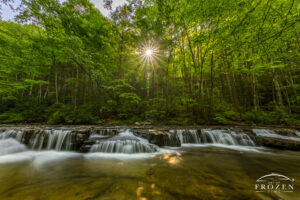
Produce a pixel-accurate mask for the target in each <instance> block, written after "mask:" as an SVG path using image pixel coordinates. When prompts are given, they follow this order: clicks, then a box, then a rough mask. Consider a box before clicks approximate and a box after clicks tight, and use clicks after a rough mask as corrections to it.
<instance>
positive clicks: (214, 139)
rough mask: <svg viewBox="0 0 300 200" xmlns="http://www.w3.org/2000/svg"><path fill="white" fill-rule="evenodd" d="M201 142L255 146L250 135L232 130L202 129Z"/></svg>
mask: <svg viewBox="0 0 300 200" xmlns="http://www.w3.org/2000/svg"><path fill="white" fill-rule="evenodd" d="M201 140H202V141H203V143H213V144H225V145H240V146H255V143H254V141H253V140H252V139H251V138H250V137H249V136H248V135H246V134H244V133H236V132H234V131H230V130H212V129H202V130H201Z"/></svg>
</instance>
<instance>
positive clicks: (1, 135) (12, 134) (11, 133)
mask: <svg viewBox="0 0 300 200" xmlns="http://www.w3.org/2000/svg"><path fill="white" fill-rule="evenodd" d="M23 135H24V132H23V131H19V130H13V129H12V130H6V131H4V132H0V139H8V138H15V139H16V140H18V141H19V142H22V139H23Z"/></svg>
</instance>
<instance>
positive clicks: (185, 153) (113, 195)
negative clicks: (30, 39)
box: [0, 146, 300, 200]
mask: <svg viewBox="0 0 300 200" xmlns="http://www.w3.org/2000/svg"><path fill="white" fill-rule="evenodd" d="M257 151H258V152H257ZM257 151H247V150H245V151H244V150H242V151H237V150H232V149H225V148H222V147H216V146H201V147H200V146H190V147H189V146H187V147H181V148H173V149H169V150H163V152H161V153H150V154H149V153H148V154H133V155H128V154H127V155H124V154H107V153H88V154H79V153H72V152H56V151H39V152H37V151H35V152H34V151H25V152H20V153H14V154H8V155H3V156H0V186H1V187H0V199H22V200H27V199H57V200H59V199H63V200H67V199H80V200H83V199H86V200H87V199H89V200H91V199H103V200H104V199H105V200H108V199H118V200H122V199H124V200H128V199H138V200H149V199H161V200H166V199H178V200H183V199H184V200H186V199H278V198H277V197H278V196H280V197H281V198H283V199H297V197H300V192H299V191H300V190H299V188H300V153H299V152H290V151H277V152H274V151H266V150H262V149H258V150H257ZM272 172H277V173H280V174H284V175H286V176H288V177H290V178H294V179H295V191H294V192H293V193H277V194H264V193H256V192H255V190H254V184H255V180H256V179H258V178H259V177H261V176H263V175H266V174H269V173H272ZM274 195H276V196H277V197H276V196H274ZM298 199H299V198H298Z"/></svg>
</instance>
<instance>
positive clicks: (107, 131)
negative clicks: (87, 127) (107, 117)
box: [89, 129, 116, 139]
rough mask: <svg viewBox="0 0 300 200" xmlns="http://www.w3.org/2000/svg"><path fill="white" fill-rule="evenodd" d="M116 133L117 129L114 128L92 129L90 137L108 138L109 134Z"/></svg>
mask: <svg viewBox="0 0 300 200" xmlns="http://www.w3.org/2000/svg"><path fill="white" fill-rule="evenodd" d="M113 135H116V130H113V129H103V130H97V131H92V132H91V135H90V137H89V138H90V139H93V138H106V137H109V136H113Z"/></svg>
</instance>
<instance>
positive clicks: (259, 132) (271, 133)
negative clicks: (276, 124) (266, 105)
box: [252, 129, 300, 141]
mask: <svg viewBox="0 0 300 200" xmlns="http://www.w3.org/2000/svg"><path fill="white" fill-rule="evenodd" d="M252 131H253V133H255V134H256V136H261V137H270V138H278V139H283V140H294V141H300V138H298V137H291V136H284V135H279V134H277V133H276V132H275V131H273V130H268V129H252ZM296 134H297V133H296Z"/></svg>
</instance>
